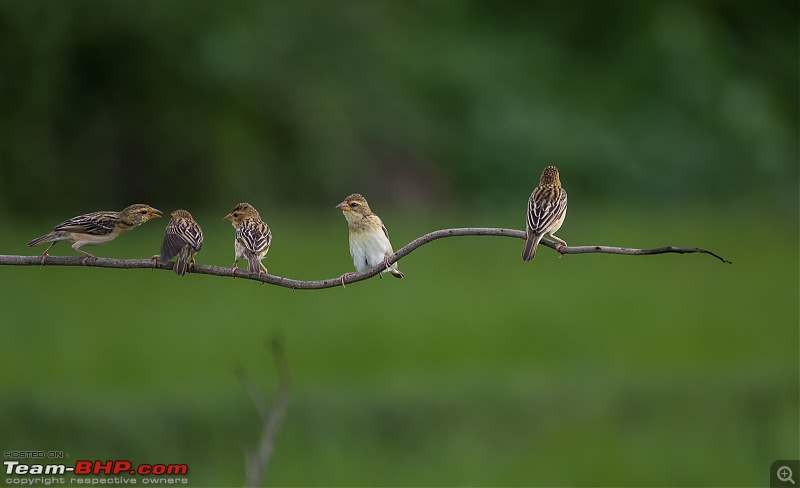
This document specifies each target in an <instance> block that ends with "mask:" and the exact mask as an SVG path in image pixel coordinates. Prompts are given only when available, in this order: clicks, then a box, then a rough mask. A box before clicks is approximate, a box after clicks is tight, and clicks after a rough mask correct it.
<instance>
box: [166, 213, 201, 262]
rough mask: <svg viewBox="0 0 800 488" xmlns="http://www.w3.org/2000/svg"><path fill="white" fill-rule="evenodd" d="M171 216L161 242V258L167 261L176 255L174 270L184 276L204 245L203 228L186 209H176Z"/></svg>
mask: <svg viewBox="0 0 800 488" xmlns="http://www.w3.org/2000/svg"><path fill="white" fill-rule="evenodd" d="M170 217H171V218H170V220H169V223H168V224H167V230H166V231H165V232H164V242H162V243H161V260H162V261H165V262H166V261H169V260H170V259H172V258H175V257H176V259H175V266H173V268H172V270H173V271H175V274H177V275H178V276H184V275H185V274H186V270H187V269H188V267H190V266H191V265H193V264H194V255H195V253H198V252H200V249H201V248H202V247H203V229H201V228H200V225H198V224H197V222H195V220H194V219H193V218H192V214H190V213H189V212H187V211H186V210H175V211H174V212H172V214H170ZM187 263H188V266H187Z"/></svg>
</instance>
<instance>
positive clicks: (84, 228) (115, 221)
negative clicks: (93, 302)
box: [28, 203, 161, 265]
mask: <svg viewBox="0 0 800 488" xmlns="http://www.w3.org/2000/svg"><path fill="white" fill-rule="evenodd" d="M157 217H161V211H160V210H157V209H155V208H153V207H151V206H149V205H145V204H142V203H137V204H134V205H131V206H129V207H125V208H124V209H122V210H121V211H119V212H92V213H88V214H85V215H78V216H77V217H72V218H71V219H69V220H66V221H64V222H61V223H60V224H58V225H57V226H55V227H54V228H53V232H50V233H49V234H46V235H43V236H41V237H37V238H36V239H33V240H32V241H30V242H29V243H28V247H35V246H38V245H39V244H42V243H44V242H50V243H51V244H50V246H48V248H47V249H45V251H44V253H42V265H44V261H45V258H46V257H47V256H49V254H48V251H50V248H52V247H53V246H55V245H56V243H57V242H59V241H69V242H73V243H74V244H72V249H73V250H75V251H77V252H79V253H81V254H83V255H85V256H86V257H84V258H83V261H82V262H83V264H84V265H86V260H87V259H89V258H93V257H94V256H93V255H91V254H89V253H88V252H86V251H83V250H81V249H80V247H81V246H94V245H98V244H105V243H106V242H109V241H112V240H114V239H116V238H117V236H119V235H120V234H122V233H123V232H127V231H129V230H131V229H133V228H134V227H138V226H140V225H142V224H144V223H145V222H147V221H148V220H150V219H153V218H157Z"/></svg>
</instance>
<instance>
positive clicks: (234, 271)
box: [231, 264, 239, 280]
mask: <svg viewBox="0 0 800 488" xmlns="http://www.w3.org/2000/svg"><path fill="white" fill-rule="evenodd" d="M237 269H239V268H237V267H236V265H235V264H234V265H233V268H231V276H233V279H234V280H235V279H236V270H237Z"/></svg>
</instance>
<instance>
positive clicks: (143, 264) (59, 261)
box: [0, 227, 731, 290]
mask: <svg viewBox="0 0 800 488" xmlns="http://www.w3.org/2000/svg"><path fill="white" fill-rule="evenodd" d="M458 236H495V237H512V238H516V239H525V232H523V231H521V230H515V229H497V228H484V227H465V228H459V229H442V230H436V231H433V232H429V233H427V234H425V235H424V236H422V237H418V238H417V239H414V240H413V241H411V242H410V243H408V244H406V245H405V246H403V247H402V248H401V249H399V250H398V251H397V252H395V253H394V254H393V255H392V256H391V257H389V264H392V263H395V262H397V261H399V260H400V259H402V258H404V257H405V256H408V255H409V254H411V253H412V252H413V251H414V250H416V249H417V248H419V247H421V246H423V245H425V244H427V243H429V242H431V241H435V240H436V239H442V238H445V237H458ZM541 244H542V245H544V246H547V247H549V248H551V249H554V250H556V251H557V252H559V253H560V254H588V253H606V254H626V255H631V256H641V255H650V254H665V253H678V254H689V253H703V254H709V255H711V256H714V257H715V258H717V259H719V260H720V261H722V262H723V263H727V264H731V261H728V260H727V259H725V258H723V257H722V256H719V255H718V254H716V253H713V252H711V251H709V250H706V249H701V248H699V247H675V246H666V247H659V248H655V249H634V248H628V247H612V246H567V247H561V248H559V247H558V244H557V243H556V242H553V241H550V240H548V239H542V242H541ZM82 260H83V257H79V256H47V258H46V260H45V265H51V266H83V263H82ZM41 262H42V258H41V256H7V255H0V265H9V266H39V265H40V264H41ZM86 266H87V267H92V266H93V267H98V268H121V269H134V268H137V269H138V268H155V269H161V270H170V271H172V266H173V264H172V263H161V262H156V263H155V264H154V263H153V261H152V260H150V259H110V258H89V259H88V260H87V261H86ZM384 270H385V269H384V267H383V265H379V266H375V267H373V268H370V269H368V270H366V271H362V272H360V273H351V274H348V275H347V276H345V277H344V283H345V284H350V283H355V282H357V281H363V280H366V279H367V278H372V277H373V276H375V275H377V274H378V273H380V272H381V271H384ZM189 273H195V274H206V275H213V276H222V277H230V276H231V268H229V267H222V266H210V265H205V264H197V265H195V266H192V267H191V269H189ZM236 277H237V278H244V279H249V280H255V281H260V282H262V283H269V284H271V285H276V286H282V287H284V288H291V289H294V290H319V289H322V288H333V287H336V286H341V285H342V281H340V279H339V278H329V279H326V280H310V281H304V280H295V279H291V278H283V277H281V276H276V275H271V274H258V273H250V272H249V271H247V270H242V269H239V270H237V271H236Z"/></svg>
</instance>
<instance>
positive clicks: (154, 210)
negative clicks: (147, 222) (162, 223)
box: [147, 207, 161, 219]
mask: <svg viewBox="0 0 800 488" xmlns="http://www.w3.org/2000/svg"><path fill="white" fill-rule="evenodd" d="M147 216H148V217H150V218H151V219H157V218H159V217H161V210H159V209H157V208H153V207H150V211H149V212H148V213H147Z"/></svg>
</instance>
